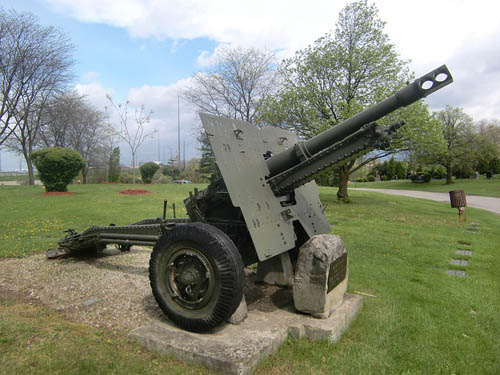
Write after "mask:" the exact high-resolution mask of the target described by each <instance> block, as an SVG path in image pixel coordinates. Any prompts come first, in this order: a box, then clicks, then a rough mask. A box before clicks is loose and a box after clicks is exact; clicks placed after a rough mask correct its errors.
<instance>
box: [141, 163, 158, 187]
mask: <svg viewBox="0 0 500 375" xmlns="http://www.w3.org/2000/svg"><path fill="white" fill-rule="evenodd" d="M158 169H160V166H159V165H158V164H156V163H153V162H152V161H150V162H148V163H144V164H143V165H141V167H140V168H139V170H140V171H141V177H142V181H143V182H144V183H145V184H150V183H151V181H152V180H153V176H154V175H155V173H156V171H157V170H158Z"/></svg>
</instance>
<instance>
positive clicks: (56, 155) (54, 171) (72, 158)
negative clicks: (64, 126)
mask: <svg viewBox="0 0 500 375" xmlns="http://www.w3.org/2000/svg"><path fill="white" fill-rule="evenodd" d="M32 160H33V164H35V167H36V169H37V170H38V173H39V174H40V180H41V181H42V183H43V185H44V186H45V190H46V191H48V192H51V191H67V190H68V188H67V187H68V185H69V184H70V183H71V181H72V180H73V178H75V177H76V176H77V175H78V172H80V170H81V169H82V168H83V167H85V159H83V157H82V155H80V153H79V152H77V151H75V150H71V149H69V148H64V147H48V148H44V149H42V150H38V151H35V152H33V155H32Z"/></svg>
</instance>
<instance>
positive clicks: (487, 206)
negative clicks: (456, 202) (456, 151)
mask: <svg viewBox="0 0 500 375" xmlns="http://www.w3.org/2000/svg"><path fill="white" fill-rule="evenodd" d="M352 190H363V191H372V192H375V193H383V194H393V195H404V196H407V197H413V198H423V199H430V200H433V201H439V202H449V201H450V195H449V194H448V193H435V192H430V191H418V190H394V189H369V188H355V189H352ZM467 206H468V207H474V208H480V209H482V210H486V211H490V212H493V213H495V214H498V215H500V198H493V197H483V196H479V195H467Z"/></svg>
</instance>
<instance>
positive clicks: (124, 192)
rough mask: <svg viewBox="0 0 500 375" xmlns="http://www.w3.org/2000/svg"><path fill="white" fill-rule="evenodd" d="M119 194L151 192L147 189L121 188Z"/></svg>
mask: <svg viewBox="0 0 500 375" xmlns="http://www.w3.org/2000/svg"><path fill="white" fill-rule="evenodd" d="M120 194H129V195H138V194H151V192H150V191H149V190H144V189H131V190H122V191H120Z"/></svg>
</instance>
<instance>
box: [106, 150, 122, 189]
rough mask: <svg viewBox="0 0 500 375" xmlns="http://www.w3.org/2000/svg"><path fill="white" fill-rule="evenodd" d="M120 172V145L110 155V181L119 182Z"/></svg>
mask: <svg viewBox="0 0 500 375" xmlns="http://www.w3.org/2000/svg"><path fill="white" fill-rule="evenodd" d="M120 172H121V170H120V147H115V148H113V151H112V152H111V155H110V157H109V175H108V180H109V182H118V181H119V180H120Z"/></svg>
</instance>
